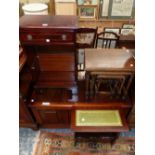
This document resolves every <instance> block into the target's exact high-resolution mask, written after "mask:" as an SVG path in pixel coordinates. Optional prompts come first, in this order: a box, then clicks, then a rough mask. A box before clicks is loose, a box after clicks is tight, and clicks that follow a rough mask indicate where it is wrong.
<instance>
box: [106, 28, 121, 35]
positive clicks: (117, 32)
mask: <svg viewBox="0 0 155 155" xmlns="http://www.w3.org/2000/svg"><path fill="white" fill-rule="evenodd" d="M103 31H104V32H114V33H116V34H117V35H120V28H119V27H105V28H104V30H103Z"/></svg>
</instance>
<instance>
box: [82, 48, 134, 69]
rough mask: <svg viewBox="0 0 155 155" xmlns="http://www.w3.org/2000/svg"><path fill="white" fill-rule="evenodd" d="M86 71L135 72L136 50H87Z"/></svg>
mask: <svg viewBox="0 0 155 155" xmlns="http://www.w3.org/2000/svg"><path fill="white" fill-rule="evenodd" d="M85 70H86V71H134V70H135V57H134V50H128V49H91V48H87V49H85Z"/></svg>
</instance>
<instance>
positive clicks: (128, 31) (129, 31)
mask: <svg viewBox="0 0 155 155" xmlns="http://www.w3.org/2000/svg"><path fill="white" fill-rule="evenodd" d="M120 34H121V35H134V34H135V32H134V29H132V28H122V29H121V31H120Z"/></svg>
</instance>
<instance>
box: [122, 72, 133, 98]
mask: <svg viewBox="0 0 155 155" xmlns="http://www.w3.org/2000/svg"><path fill="white" fill-rule="evenodd" d="M133 78H134V74H131V75H130V78H129V80H128V82H127V86H126V88H125V94H124V97H126V96H127V95H128V90H129V88H130V85H131V83H132V80H133Z"/></svg>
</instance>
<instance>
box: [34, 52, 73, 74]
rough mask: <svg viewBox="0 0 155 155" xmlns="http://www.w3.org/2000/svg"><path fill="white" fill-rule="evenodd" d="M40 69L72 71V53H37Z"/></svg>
mask: <svg viewBox="0 0 155 155" xmlns="http://www.w3.org/2000/svg"><path fill="white" fill-rule="evenodd" d="M37 57H38V61H39V65H40V70H41V71H74V70H75V63H74V61H75V58H74V53H54V54H47V53H45V54H44V53H38V56H37Z"/></svg>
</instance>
